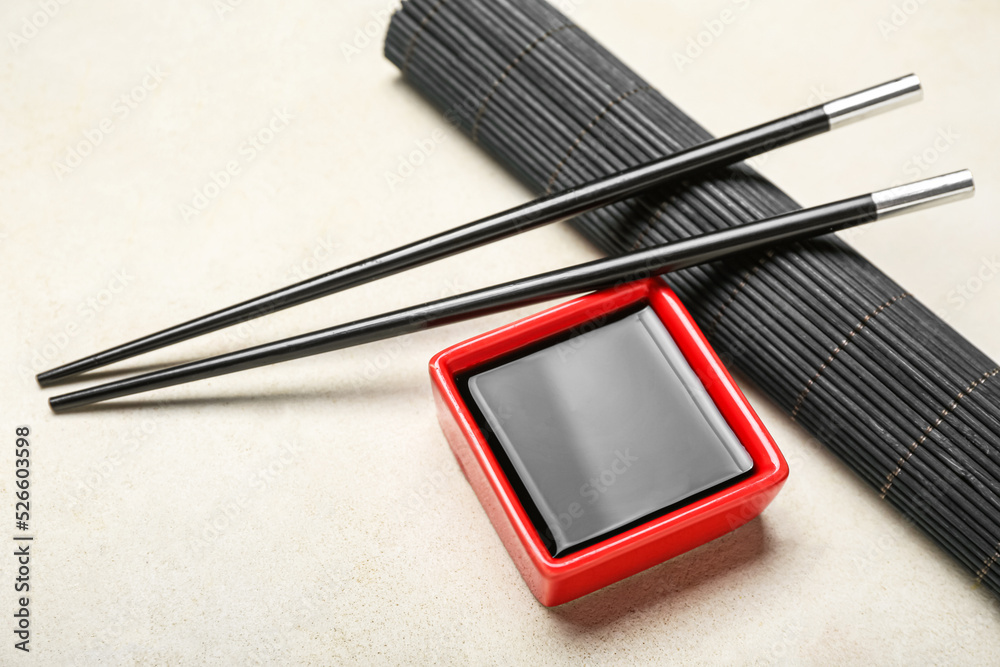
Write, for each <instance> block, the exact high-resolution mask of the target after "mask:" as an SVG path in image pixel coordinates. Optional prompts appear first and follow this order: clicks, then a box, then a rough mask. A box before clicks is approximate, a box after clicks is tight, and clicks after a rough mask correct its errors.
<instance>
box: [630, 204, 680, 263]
mask: <svg viewBox="0 0 1000 667" xmlns="http://www.w3.org/2000/svg"><path fill="white" fill-rule="evenodd" d="M669 203H670V200H669V199H668V200H666V201H662V202H660V204H659V205H658V206H657V207H656V208H654V209H653V212H652V213H650V215H649V219H648V220H646V224H644V225H643V226H642V229H641V230H640V231H639V238H637V239H636V241H635V244H634V245H633V246H632V247H631V248H629V252H635V251H636V250H638V249H639V248H640V247H641V246H642V242H643V241H644V240H645V238H646V234H648V233H649V230H650V229H652V228H653V222H655V221H656V219H657V218H658V217H659V216H660V213H662V212H663V210H664V209H665V208H666V207H667V204H669Z"/></svg>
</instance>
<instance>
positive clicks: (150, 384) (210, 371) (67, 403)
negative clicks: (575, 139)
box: [49, 171, 973, 412]
mask: <svg viewBox="0 0 1000 667" xmlns="http://www.w3.org/2000/svg"><path fill="white" fill-rule="evenodd" d="M972 190H973V183H972V175H971V174H970V173H969V172H968V171H960V172H954V173H952V174H947V175H944V176H937V177H934V178H930V179H926V180H923V181H917V182H916V183H911V184H908V185H902V186H897V187H894V188H889V189H888V190H882V191H879V192H874V193H871V194H866V195H860V196H857V197H852V198H850V199H845V200H842V201H838V202H833V203H830V204H824V205H822V206H817V207H814V208H810V209H803V210H799V211H794V212H791V213H786V214H784V215H780V216H777V217H774V218H769V219H766V220H761V221H758V222H753V223H749V224H746V225H742V226H739V227H733V228H731V229H726V230H722V231H718V232H711V233H707V234H702V235H701V236H696V237H693V238H690V239H686V240H683V241H678V242H676V243H673V244H670V245H666V246H658V247H654V248H649V249H646V250H640V251H636V252H632V253H628V254H625V255H621V256H618V257H613V258H610V259H601V260H596V261H593V262H588V263H585V264H580V265H578V266H573V267H569V268H566V269H560V270H557V271H551V272H548V273H543V274H540V275H537V276H533V277H530V278H524V279H521V280H515V281H512V282H508V283H504V284H501V285H496V286H494V287H487V288H484V289H480V290H476V291H473V292H468V293H465V294H460V295H458V296H454V297H449V298H445V299H440V300H437V301H432V302H430V303H426V304H423V305H420V306H415V307H411V308H404V309H402V310H397V311H394V312H391V313H387V314H383V315H376V316H374V317H369V318H366V319H362V320H357V321H355V322H349V323H347V324H342V325H338V326H335V327H331V328H328V329H323V330H320V331H316V332H313V333H308V334H304V335H300V336H295V337H292V338H286V339H284V340H279V341H276V342H273V343H267V344H264V345H258V346H256V347H252V348H248V349H246V350H240V351H237V352H230V353H228V354H223V355H220V356H217V357H211V358H209V359H203V360H199V361H193V362H190V363H186V364H182V365H179V366H174V367H172V368H167V369H164V370H160V371H154V372H151V373H146V374H143V375H137V376H134V377H131V378H126V379H123V380H119V381H116V382H109V383H107V384H103V385H99V386H96V387H90V388H88V389H82V390H80V391H75V392H72V393H68V394H63V395H60V396H55V397H53V398H51V399H50V400H49V405H50V406H51V408H52V409H53V410H54V411H55V412H62V411H65V410H70V409H72V408H78V407H81V406H84V405H89V404H91V403H97V402H100V401H105V400H109V399H113V398H120V397H122V396H128V395H131V394H136V393H140V392H144V391H150V390H153V389H161V388H164V387H170V386H174V385H177V384H183V383H186V382H193V381H195V380H203V379H207V378H210V377H215V376H218V375H225V374H228V373H235V372H237V371H242V370H248V369H251V368H258V367H260V366H266V365H270V364H274V363H278V362H281V361H290V360H292V359H299V358H302V357H306V356H311V355H314V354H321V353H323V352H330V351H333V350H338V349H343V348H346V347H351V346H354V345H360V344H363V343H370V342H374V341H377V340H383V339H385V338H391V337H393V336H399V335H403V334H407V333H414V332H416V331H422V330H425V329H430V328H432V327H436V326H440V325H444V324H450V323H452V322H457V321H460V320H464V319H469V318H472V317H476V316H480V315H485V314H487V313H493V312H498V311H502V310H506V309H509V308H515V307H519V306H524V305H529V304H532V303H538V302H541V301H545V300H548V299H552V298H559V297H566V296H571V295H574V294H580V293H583V292H589V291H592V290H599V289H608V288H612V287H614V286H616V285H620V284H622V283H626V282H629V281H633V280H638V279H641V278H646V277H649V276H653V275H660V274H663V273H668V272H672V271H676V270H679V269H684V268H687V267H690V266H694V265H696V264H703V263H705V262H711V261H714V260H718V259H722V258H724V257H728V256H731V255H734V254H737V253H742V252H746V251H749V250H752V249H757V248H760V247H762V246H767V245H771V244H776V243H783V242H789V241H796V240H801V239H805V238H810V237H814V236H818V235H820V234H825V233H828V232H832V231H836V230H840V229H846V228H848V227H853V226H855V225H859V224H864V223H866V222H871V221H873V220H876V219H879V218H883V217H885V216H887V215H890V214H894V213H899V212H903V211H906V210H910V209H913V208H914V207H917V206H923V205H926V204H929V203H936V202H940V201H942V200H944V199H947V198H952V197H955V196H957V195H965V194H971V192H972Z"/></svg>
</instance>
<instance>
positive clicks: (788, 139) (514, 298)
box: [38, 75, 972, 411]
mask: <svg viewBox="0 0 1000 667" xmlns="http://www.w3.org/2000/svg"><path fill="white" fill-rule="evenodd" d="M919 93H920V83H919V81H918V80H917V78H916V77H915V76H913V75H909V76H906V77H902V78H900V79H897V80H894V81H890V82H888V83H885V84H882V85H880V86H876V87H874V88H870V89H867V90H864V91H861V92H859V93H855V94H853V95H849V96H846V97H843V98H839V99H837V100H834V101H832V102H828V103H826V104H822V105H819V106H816V107H813V108H811V109H807V110H805V111H802V112H799V113H796V114H792V115H790V116H786V117H784V118H781V119H779V120H776V121H773V122H770V123H766V124H764V125H760V126H757V127H755V128H752V129H750V130H745V131H743V132H739V133H737V134H734V135H730V136H729V137H725V138H721V139H717V140H713V141H710V142H706V143H704V144H701V145H699V146H696V147H694V148H691V149H689V150H685V151H681V152H678V153H675V154H673V155H671V156H669V157H666V158H663V159H660V160H657V161H654V162H651V163H649V164H645V165H641V166H638V167H635V168H633V169H629V170H627V171H624V172H621V173H619V174H615V175H613V176H610V177H608V178H604V179H600V180H597V181H594V182H592V183H589V184H586V185H583V186H580V187H578V188H574V189H571V190H569V191H566V192H563V193H560V194H557V195H552V196H549V197H544V198H541V199H538V200H535V201H533V202H529V203H528V204H525V205H523V206H519V207H516V208H514V209H511V210H508V211H505V212H502V213H499V214H497V215H493V216H490V217H487V218H484V219H482V220H479V221H476V222H473V223H470V224H468V225H465V226H462V227H458V228H456V229H453V230H450V231H447V232H444V233H442V234H438V235H436V236H432V237H430V238H427V239H424V240H422V241H417V242H415V243H412V244H409V245H407V246H404V247H402V248H399V249H396V250H393V251H390V252H387V253H384V254H382V255H378V256H376V257H373V258H370V259H368V260H364V261H362V262H358V263H355V264H352V265H349V266H347V267H344V268H341V269H338V270H335V271H332V272H330V273H327V274H324V275H321V276H318V277H315V278H312V279H309V280H306V281H303V282H301V283H297V284H295V285H292V286H290V287H287V288H284V289H281V290H278V291H275V292H271V293H269V294H266V295H264V296H261V297H258V298H256V299H251V300H249V301H245V302H243V303H241V304H237V305H236V306H232V307H230V308H226V309H223V310H220V311H217V312H215V313H212V314H210V315H207V316H204V317H201V318H197V319H195V320H191V321H189V322H186V323H184V324H181V325H178V326H175V327H171V328H169V329H165V330H163V331H161V332H158V333H156V334H152V335H150V336H146V337H144V338H140V339H138V340H136V341H132V342H130V343H126V344H124V345H120V346H118V347H115V348H111V349H109V350H106V351H104V352H101V353H98V354H96V355H93V356H91V357H86V358H84V359H81V360H79V361H76V362H73V363H71V364H67V365H65V366H62V367H60V368H57V369H54V370H51V371H48V372H46V373H42V374H40V375H39V376H38V381H39V383H40V384H41V385H42V386H45V385H48V384H52V383H54V382H56V381H58V380H60V379H64V378H67V377H70V376H72V375H75V374H77V373H81V372H84V371H87V370H92V369H95V368H98V367H101V366H104V365H106V364H109V363H113V362H115V361H120V360H123V359H127V358H130V357H133V356H136V355H137V354H141V353H143V352H147V351H151V350H155V349H159V348H161V347H165V346H167V345H170V344H173V343H175V342H180V341H182V340H187V339H189V338H193V337H195V336H198V335H201V334H203V333H208V332H211V331H215V330H218V329H221V328H224V327H227V326H230V325H233V324H237V323H240V322H244V321H247V320H249V319H253V318H255V317H259V316H261V315H264V314H268V313H271V312H275V311H277V310H281V309H284V308H288V307H291V306H294V305H297V304H300V303H304V302H306V301H309V300H312V299H315V298H319V297H321V296H325V295H327V294H332V293H334V292H337V291H341V290H343V289H347V288H349V287H353V286H356V285H360V284H363V283H365V282H369V281H371V280H375V279H377V278H380V277H384V276H387V275H391V274H393V273H396V272H399V271H402V270H405V269H408V268H413V267H415V266H419V265H421V264H425V263H427V262H431V261H434V260H436V259H440V258H442V257H446V256H448V255H451V254H455V253H457V252H461V251H463V250H467V249H470V248H473V247H477V246H480V245H483V244H486V243H489V242H491V241H494V240H498V239H500V238H506V237H508V236H512V235H514V234H517V233H520V232H523V231H527V230H528V229H533V228H536V227H539V226H541V225H543V224H547V223H550V222H554V221H556V220H559V219H562V218H564V217H567V216H571V215H575V214H578V213H582V212H585V211H589V210H592V209H594V208H597V207H600V206H604V205H606V204H609V203H612V202H615V201H618V200H621V199H623V198H626V197H628V196H631V195H633V194H635V193H637V192H639V191H641V190H643V189H645V188H648V187H651V186H653V185H658V184H662V183H665V182H667V181H670V180H675V179H677V178H680V177H683V176H688V175H691V174H693V173H695V172H698V171H702V170H705V169H710V168H713V167H719V166H723V165H726V164H731V163H733V162H737V161H739V160H743V159H746V158H748V157H752V156H754V155H758V154H760V153H763V152H765V151H767V150H770V149H772V148H776V147H778V146H782V145H786V144H789V143H792V142H794V141H797V140H799V139H802V138H805V137H808V136H813V135H815V134H819V133H821V132H824V131H826V130H828V129H831V128H832V127H836V126H839V125H841V124H843V123H844V122H846V121H849V120H853V119H856V118H860V117H863V116H866V115H869V114H870V113H871V112H873V111H877V110H881V109H884V108H888V107H889V106H894V105H895V103H897V102H903V101H907V100H909V99H913V98H915V97H917V96H918V95H919ZM971 187H972V183H971V177H970V176H969V175H968V173H967V172H961V173H960V174H957V175H952V176H950V177H939V178H938V179H929V180H928V181H925V182H921V183H920V184H917V185H916V186H910V187H909V188H908V187H907V186H903V187H901V188H893V189H890V190H887V191H883V192H881V193H873V194H871V195H863V196H861V197H855V198H853V199H850V200H844V201H843V202H837V203H835V204H829V205H826V206H820V207H816V208H814V209H808V210H805V211H798V212H796V213H794V214H790V215H786V216H780V217H778V218H774V219H772V220H768V221H762V222H758V223H754V224H751V225H746V226H744V227H741V228H737V229H732V230H726V231H724V232H718V233H714V234H706V235H703V236H700V237H696V238H693V239H690V240H687V241H684V242H681V243H675V244H673V245H672V246H670V247H669V248H657V249H654V250H650V251H643V252H640V253H633V254H630V255H626V256H622V257H617V258H613V259H608V260H599V261H597V262H591V263H589V264H585V265H581V266H579V267H572V268H570V269H564V270H562V271H554V272H550V273H547V274H543V275H541V276H536V277H534V278H529V279H526V280H522V281H513V282H511V283H507V284H505V285H500V286H497V287H494V288H487V289H485V290H479V291H477V292H472V293H470V294H466V295H459V296H458V297H453V298H451V299H443V300H440V301H436V302H432V303H429V304H424V305H423V306H417V307H415V308H411V309H404V310H401V311H397V312H395V313H390V314H388V315H382V316H377V317H374V318H368V319H366V320H361V321H359V322H355V323H350V324H346V325H342V326H339V327H333V328H331V329H326V330H323V331H320V332H315V333H313V334H306V335H304V336H297V337H294V338H290V339H286V340H283V341H278V342H275V343H270V344H266V345H261V346H257V347H254V348H251V349H249V350H243V351H240V352H234V353H230V354H226V355H221V356H219V357H214V358H212V359H207V360H203V361H198V362H192V363H190V364H184V365H181V366H177V367H174V368H170V369H165V370H162V371H157V372H153V373H147V374H145V375H140V376H137V377H134V378H129V379H126V380H121V381H118V382H112V383H108V384H106V385H101V386H99V387H94V388H91V389H85V390H82V391H78V392H73V393H70V394H66V395H63V396H57V397H54V398H53V399H51V401H50V404H51V406H52V408H53V409H54V410H56V411H61V410H65V409H70V408H73V407H79V406H82V405H86V404H89V403H93V402H97V401H101V400H106V399H109V398H115V397H119V396H125V395H129V394H133V393H137V392H140V391H147V390H150V389H155V388H160V387H165V386H171V385H174V384H180V383H182V382H189V381H193V380H197V379H203V378H207V377H213V376H215V375H220V374H224V373H231V372H235V371H238V370H245V369H248V368H254V367H257V366H261V365H266V364H270V363H276V362H278V361H284V360H288V359H294V358H299V357H301V356H307V355H309V354H317V353H320V352H324V351H329V350H332V349H339V348H341V347H346V346H349V345H356V344H360V343H363V342H371V341H374V340H379V339H382V338H386V337H391V336H394V335H400V334H403V333H408V332H411V331H416V330H419V329H423V328H429V327H431V326H436V325H438V324H443V323H445V322H451V321H456V320H458V319H464V318H467V317H474V316H477V315H480V314H483V313H485V312H493V311H496V310H501V309H503V308H510V307H515V306H519V305H524V304H526V303H531V302H537V301H541V300H545V299H549V298H553V297H557V296H568V295H570V294H576V293H579V292H583V291H590V290H593V289H601V288H604V287H608V286H611V285H612V284H614V283H615V282H620V281H622V280H629V279H635V278H636V277H640V273H643V272H645V273H647V274H648V273H657V272H659V273H662V272H666V271H670V270H674V269H676V268H683V267H684V266H690V265H692V264H696V263H700V262H704V261H711V260H713V259H719V258H721V257H723V256H726V255H728V254H732V253H734V252H741V251H744V250H747V249H750V248H754V247H759V246H761V245H765V244H769V243H774V242H777V241H782V240H790V239H801V238H807V237H809V236H813V235H816V234H819V233H825V232H826V231H832V230H834V229H840V228H844V227H847V226H851V225H854V224H860V223H861V222H867V221H869V220H872V219H875V218H876V217H878V215H880V214H881V215H884V214H885V213H887V212H890V211H891V210H893V209H892V208H891V207H892V206H896V207H898V208H899V210H902V209H905V208H911V207H912V206H914V205H917V204H920V203H925V202H927V201H931V200H935V199H941V198H943V197H946V196H949V195H951V194H958V193H960V192H965V191H970V190H971ZM880 202H881V203H880ZM890 202H891V204H890ZM609 281H610V282H609Z"/></svg>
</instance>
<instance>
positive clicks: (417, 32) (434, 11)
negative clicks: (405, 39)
mask: <svg viewBox="0 0 1000 667" xmlns="http://www.w3.org/2000/svg"><path fill="white" fill-rule="evenodd" d="M445 1H446V0H438V1H437V3H436V4H435V5H434V6H433V7H432V8H431V10H430V11H429V12H427V16H425V17H424V18H423V19H422V20H421V21H420V25H419V26H417V29H416V30H414V31H413V36H412V37H410V43H409V44H407V45H406V56H405V57H404V58H403V75H404V76H405V75H406V73H407V72H409V70H410V56H412V55H413V47H414V46H416V45H417V38H418V37H420V34H421V32H423V29H424V27H425V26H426V25H427V22H428V21H430V20H431V17H432V16H434V15H435V14H437V12H438V10H439V9H441V5H443V4H444V3H445Z"/></svg>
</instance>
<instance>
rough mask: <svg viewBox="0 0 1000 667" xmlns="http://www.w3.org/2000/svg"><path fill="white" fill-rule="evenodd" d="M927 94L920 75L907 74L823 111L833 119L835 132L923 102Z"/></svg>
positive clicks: (844, 99) (831, 126)
mask: <svg viewBox="0 0 1000 667" xmlns="http://www.w3.org/2000/svg"><path fill="white" fill-rule="evenodd" d="M923 94H924V93H923V88H922V87H921V86H920V79H919V78H917V75H916V74H907V75H906V76H904V77H900V78H899V79H895V80H893V81H888V82H886V83H883V84H880V85H878V86H874V87H872V88H868V89H866V90H862V91H860V92H857V93H853V94H851V95H846V96H844V97H838V98H837V99H835V100H831V101H829V102H827V103H826V104H824V105H823V111H824V112H826V115H827V118H829V119H830V128H831V129H832V128H834V127H840V126H841V125H845V124H847V123H851V122H854V121H856V120H861V119H862V118H867V117H868V116H871V115H873V114H876V113H881V112H883V111H887V110H889V109H894V108H896V107H897V106H901V105H903V104H908V103H910V102H916V101H917V100H920V99H922V98H923Z"/></svg>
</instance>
